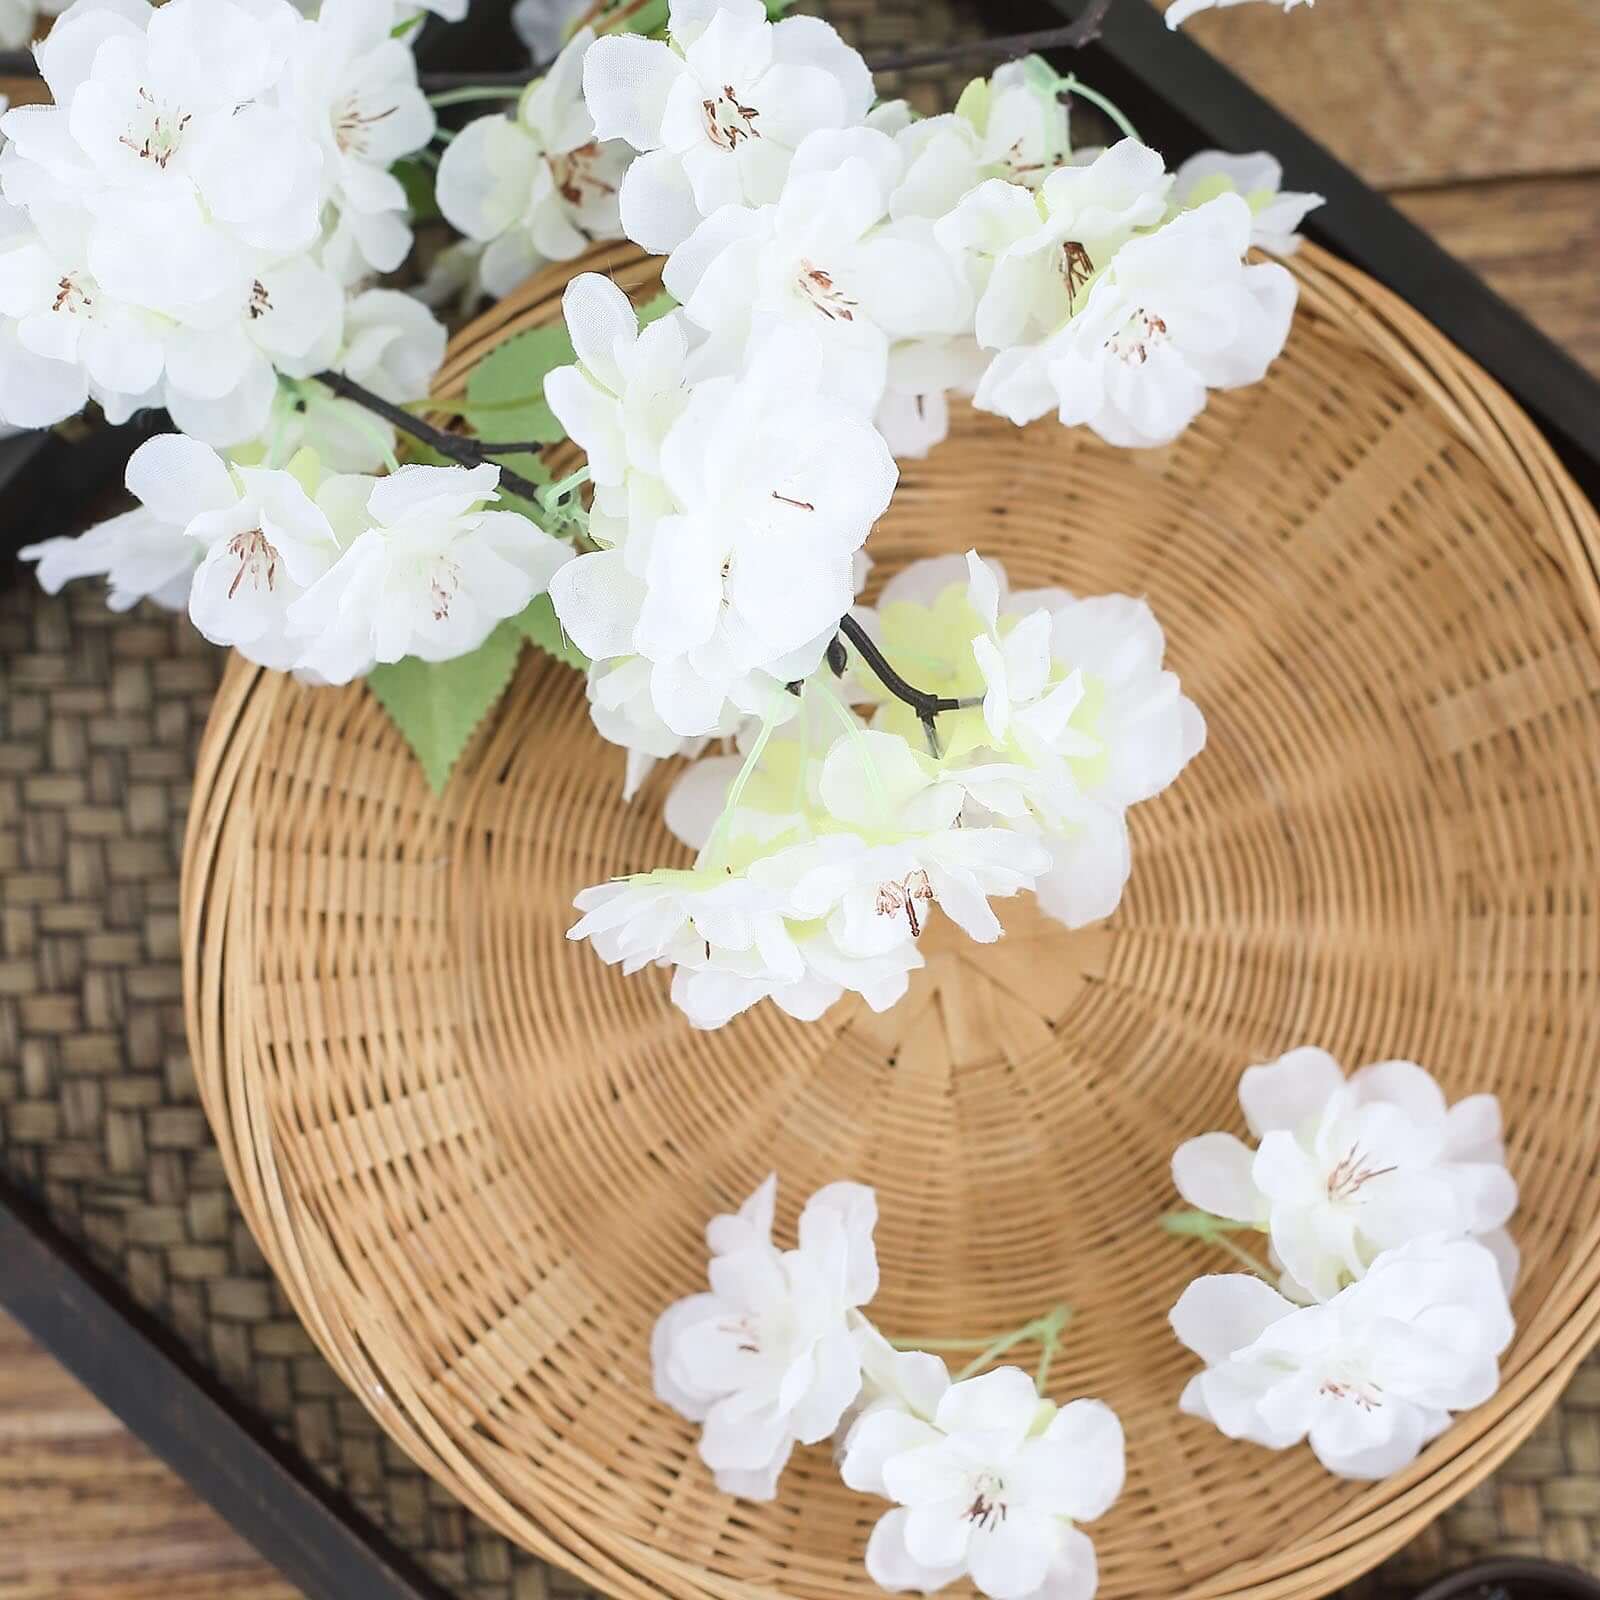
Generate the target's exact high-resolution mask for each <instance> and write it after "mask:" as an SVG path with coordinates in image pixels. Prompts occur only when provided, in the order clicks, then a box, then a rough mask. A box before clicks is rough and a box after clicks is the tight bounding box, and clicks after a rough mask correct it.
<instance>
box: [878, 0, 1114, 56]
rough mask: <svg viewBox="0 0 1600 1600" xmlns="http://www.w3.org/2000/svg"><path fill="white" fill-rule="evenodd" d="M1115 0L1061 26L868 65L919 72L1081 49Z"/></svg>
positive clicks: (1096, 3) (1099, 0) (1096, 1)
mask: <svg viewBox="0 0 1600 1600" xmlns="http://www.w3.org/2000/svg"><path fill="white" fill-rule="evenodd" d="M1110 9H1111V0H1090V4H1089V5H1087V6H1085V7H1084V9H1083V12H1082V14H1081V15H1080V16H1079V17H1078V19H1077V21H1075V22H1069V23H1067V24H1065V25H1064V26H1062V27H1059V28H1039V29H1036V30H1035V31H1034V32H1032V33H1012V34H1005V35H1001V36H999V37H996V38H989V39H963V40H961V41H960V42H958V43H956V44H951V45H942V46H940V48H939V49H937V50H916V51H912V52H911V53H909V54H907V55H899V56H875V57H873V58H872V60H870V61H869V62H868V63H867V65H868V66H870V67H871V68H872V70H873V71H874V72H916V71H919V70H920V69H921V68H923V67H942V66H946V65H948V64H949V63H951V62H955V61H981V60H986V59H987V60H994V59H996V58H998V57H1002V56H1003V57H1005V58H1007V59H1011V58H1013V57H1017V56H1025V55H1031V54H1033V53H1034V52H1035V51H1044V50H1081V49H1083V47H1084V46H1085V45H1088V44H1093V43H1094V41H1095V40H1096V39H1098V38H1099V37H1100V30H1101V27H1102V25H1103V24H1104V22H1105V19H1106V13H1107V12H1108V11H1110Z"/></svg>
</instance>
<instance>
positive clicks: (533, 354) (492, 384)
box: [467, 323, 577, 443]
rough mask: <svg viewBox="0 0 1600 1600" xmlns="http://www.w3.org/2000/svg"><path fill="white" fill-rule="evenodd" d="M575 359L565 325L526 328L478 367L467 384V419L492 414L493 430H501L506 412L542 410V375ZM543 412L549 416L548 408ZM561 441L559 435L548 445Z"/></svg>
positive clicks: (543, 376) (543, 378) (503, 434)
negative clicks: (536, 408) (480, 413)
mask: <svg viewBox="0 0 1600 1600" xmlns="http://www.w3.org/2000/svg"><path fill="white" fill-rule="evenodd" d="M576 359H577V357H576V356H575V355H574V354H573V350H572V340H571V339H570V338H569V337H568V336H567V330H566V326H565V324H564V323H556V324H554V325H553V326H551V327H548V328H529V329H528V331H527V332H526V333H519V334H518V335H517V336H516V337H515V338H514V339H507V340H506V342H505V343H504V344H503V345H501V346H499V348H498V349H495V350H491V351H490V352H489V354H488V355H486V356H485V357H484V358H483V360H482V361H480V362H479V363H478V365H477V367H476V368H475V369H474V370H473V374H472V376H471V377H470V378H469V379H468V380H467V415H468V416H469V417H471V416H473V415H474V414H476V413H477V412H478V411H480V410H482V411H492V412H493V413H494V414H495V427H496V428H497V429H502V430H503V429H504V425H505V424H504V415H503V414H504V413H505V412H508V411H523V410H528V409H530V408H533V407H536V406H544V380H545V374H546V373H548V372H553V371H554V370H555V369H556V368H557V367H564V366H567V365H568V364H569V363H570V362H572V361H575V360H576ZM545 411H546V413H548V411H549V407H548V406H545ZM551 420H552V422H553V421H554V418H552V419H551ZM480 431H481V430H480ZM501 437H502V438H510V434H509V433H506V432H504V431H502V432H501ZM528 437H529V438H532V437H533V435H532V434H529V435H528ZM562 437H564V436H563V435H562V434H561V433H559V432H558V433H556V434H555V435H554V438H553V439H552V440H551V441H550V442H551V443H553V442H554V439H560V438H562Z"/></svg>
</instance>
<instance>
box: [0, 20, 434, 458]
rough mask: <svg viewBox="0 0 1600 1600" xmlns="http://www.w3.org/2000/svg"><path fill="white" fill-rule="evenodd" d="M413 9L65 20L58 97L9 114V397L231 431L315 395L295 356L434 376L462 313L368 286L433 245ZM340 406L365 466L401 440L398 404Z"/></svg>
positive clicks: (219, 439) (22, 411)
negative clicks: (413, 214) (303, 394)
mask: <svg viewBox="0 0 1600 1600" xmlns="http://www.w3.org/2000/svg"><path fill="white" fill-rule="evenodd" d="M396 15H397V12H396V5H395V0H324V3H323V4H322V5H321V7H320V9H319V12H318V15H317V16H316V17H315V19H313V18H310V17H307V16H304V15H302V14H301V12H300V11H299V10H297V9H296V8H295V7H294V6H293V5H291V4H289V0H168V3H167V4H165V5H162V6H159V7H156V6H152V5H149V4H146V3H144V0H77V3H76V4H74V5H72V6H71V7H69V8H68V9H67V10H66V11H65V12H64V13H63V14H62V16H61V17H59V18H58V19H57V21H56V23H55V25H54V27H53V28H52V29H51V31H50V33H49V35H48V36H47V37H46V38H45V39H44V40H43V41H42V42H41V43H40V44H39V45H38V46H37V49H36V54H37V59H38V64H39V70H40V72H41V74H42V75H43V78H44V80H45V83H46V85H47V86H48V88H49V90H50V93H51V96H52V98H53V103H52V104H49V105H39V106H22V107H19V108H17V109H15V110H12V111H10V112H8V113H7V114H6V116H5V117H4V119H3V120H0V129H3V131H4V133H5V136H6V141H7V142H6V146H5V150H4V153H3V155H0V192H3V197H4V198H3V202H0V417H3V418H4V420H5V421H7V422H10V423H13V424H17V425H20V426H27V427H38V426H44V425H47V424H49V423H52V422H55V421H58V420H60V419H61V418H63V417H66V416H70V415H71V414H73V413H74V412H76V411H79V410H81V409H82V408H83V407H84V405H85V404H86V402H87V401H89V400H90V399H93V400H94V401H96V402H98V404H99V405H100V406H101V407H102V409H103V410H104V411H105V413H106V415H107V416H108V417H109V418H110V419H111V420H113V421H121V420H123V419H124V418H126V417H127V416H129V415H130V414H131V413H132V412H133V411H135V410H137V409H139V408H141V407H146V406H164V407H165V408H166V409H167V410H168V411H169V412H170V414H171V415H172V418H173V420H174V421H175V422H176V423H177V425H178V426H179V427H180V428H182V429H183V430H184V432H186V433H188V434H191V435H193V436H194V437H196V438H198V439H202V440H205V441H207V442H209V443H212V444H215V445H219V446H231V445H238V444H242V443H245V442H247V441H250V440H252V439H263V440H265V439H266V438H268V437H269V436H270V435H271V433H272V430H273V424H274V412H275V408H278V407H284V406H287V407H290V408H292V407H293V406H295V405H296V404H298V403H299V399H298V397H297V396H294V395H292V394H291V395H290V396H289V397H288V398H287V399H285V398H284V397H283V394H282V392H281V390H280V378H286V379H290V380H294V379H304V378H308V377H310V376H311V375H312V374H314V373H316V372H318V371H322V370H324V369H327V368H329V367H342V368H344V369H346V370H348V371H350V372H351V373H352V375H356V374H359V375H360V376H361V378H362V379H363V380H364V381H366V382H368V383H370V384H371V385H372V387H373V388H374V389H376V390H378V391H379V392H380V393H381V394H382V395H383V397H384V398H385V399H390V400H395V401H401V400H410V399H416V398H419V397H420V395H422V394H425V393H426V392H427V382H428V380H429V378H431V376H432V372H433V369H434V368H435V367H436V366H437V364H438V361H439V358H440V356H441V355H442V353H443V348H444V334H443V330H442V329H441V328H439V327H438V326H437V324H435V323H434V322H433V319H432V318H431V316H430V315H429V314H428V313H427V312H426V311H425V310H423V308H421V307H420V306H417V305H416V304H415V303H414V302H410V301H406V302H405V303H404V305H403V306H402V305H401V303H400V302H401V299H402V297H400V296H397V295H395V296H386V297H385V298H384V299H382V300H379V301H373V300H366V301H365V302H363V301H362V300H360V299H359V298H352V289H353V288H356V287H359V286H360V284H361V281H362V280H364V279H366V278H367V277H369V276H370V275H371V274H373V273H380V272H387V271H390V270H392V269H393V268H395V267H397V266H399V265H400V263H401V262H402V260H404V258H405V257H406V255H407V253H408V252H409V250H410V248H411V242H412V233H411V225H410V222H409V220H408V213H407V209H406V197H405V192H404V189H403V188H402V186H401V184H400V181H399V180H398V179H397V178H396V177H395V175H394V174H393V172H392V171H391V170H390V169H391V167H392V166H393V165H394V163H395V162H396V161H397V160H398V159H399V158H400V157H402V156H405V155H407V154H409V153H411V152H413V151H415V150H417V149H419V148H420V147H422V146H424V145H426V144H427V143H428V141H429V140H430V139H431V138H432V136H433V132H434V114H433V111H432V109H431V108H430V107H429V105H428V102H427V100H426V99H425V98H424V96H423V95H422V93H421V91H420V89H419V88H418V86H417V74H416V63H415V60H414V58H413V56H412V52H411V49H410V46H409V44H408V43H406V42H405V41H404V40H402V39H399V38H396V37H394V36H393V34H394V28H395V22H396ZM322 404H324V405H330V406H331V402H327V401H323V402H322ZM281 419H282V413H281V411H280V412H279V420H281ZM329 422H330V427H331V428H332V429H333V430H334V431H336V432H338V431H341V430H342V434H343V439H342V448H343V451H344V454H345V456H346V457H347V458H348V460H349V464H351V465H355V464H356V461H357V460H358V459H359V461H360V462H361V464H363V465H365V466H368V467H375V466H377V465H378V464H379V463H381V461H382V460H383V459H384V457H385V455H386V454H387V453H388V451H389V449H390V448H391V447H392V444H393V434H392V432H390V431H389V429H388V427H387V425H386V424H383V423H380V422H377V421H376V419H373V418H370V417H368V416H365V415H361V416H359V417H352V416H351V415H350V414H349V410H348V409H347V410H346V411H345V412H344V413H343V414H342V415H341V414H339V413H337V412H334V413H333V414H332V415H331V416H330V418H329ZM336 448H337V447H336Z"/></svg>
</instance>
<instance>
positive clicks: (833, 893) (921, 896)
mask: <svg viewBox="0 0 1600 1600" xmlns="http://www.w3.org/2000/svg"><path fill="white" fill-rule="evenodd" d="M818 795H819V798H820V800H821V803H822V806H823V808H824V809H825V812H826V814H827V816H828V818H829V820H830V823H831V825H832V826H833V827H834V828H836V829H841V830H844V831H835V832H828V833H824V834H822V836H821V837H819V838H817V839H816V840H815V841H813V842H811V843H809V844H802V845H796V846H795V847H794V848H792V849H791V850H788V851H786V852H784V854H783V855H781V856H779V857H774V858H769V859H768V860H767V861H765V862H762V863H760V864H759V869H760V870H761V871H762V872H763V873H764V874H766V875H768V876H769V877H770V878H772V879H774V880H779V881H783V882H786V883H787V884H788V885H789V890H788V895H789V903H790V905H791V907H792V912H791V914H792V915H794V916H796V917H797V918H800V919H804V920H808V921H809V920H818V919H823V918H826V921H827V929H828V932H829V933H830V934H831V935H832V937H833V940H834V942H835V944H836V945H837V946H838V948H839V950H840V951H842V952H843V953H844V954H845V955H847V956H859V957H874V956H879V955H883V954H886V953H888V952H891V951H893V950H895V949H896V948H901V947H904V946H906V945H908V944H914V943H915V942H916V940H917V939H918V938H919V937H920V935H921V933H922V930H923V928H924V927H925V926H926V925H927V923H928V921H929V920H930V918H931V917H932V916H933V914H934V912H935V910H936V909H937V910H942V911H943V912H944V913H945V915H947V916H948V917H949V918H950V919H951V921H953V922H954V923H955V924H956V925H957V926H958V927H960V928H961V929H962V930H963V931H964V932H965V933H967V934H968V935H969V936H970V937H971V938H973V939H977V940H980V941H982V942H984V943H989V942H992V941H993V940H995V939H998V938H999V937H1000V933H1001V927H1000V922H999V919H998V918H997V917H996V916H995V914H994V910H993V908H992V907H991V906H990V905H989V898H990V896H1006V895H1012V894H1016V893H1018V892H1020V891H1021V890H1023V889H1028V888H1031V887H1032V886H1033V881H1034V879H1036V878H1037V877H1038V876H1039V874H1040V873H1041V872H1043V871H1044V870H1045V869H1046V866H1047V864H1048V858H1047V856H1046V854H1045V852H1044V851H1043V849H1042V848H1041V847H1040V846H1039V844H1038V843H1037V841H1036V840H1034V839H1032V838H1030V837H1029V836H1028V835H1027V834H1024V833H1018V832H1014V831H1012V830H1011V829H1008V828H998V827H996V828H984V827H963V826H961V823H960V818H961V808H962V805H963V802H964V799H965V796H964V793H963V791H962V789H961V787H960V785H959V784H957V783H953V782H951V781H949V780H948V779H947V778H945V777H944V776H943V775H942V774H940V772H939V771H938V768H937V765H936V764H935V763H934V762H933V761H931V760H929V759H928V758H926V757H922V756H919V755H918V754H917V752H916V751H914V750H913V749H912V748H911V747H910V746H909V745H908V744H907V743H906V741H905V740H904V739H902V738H901V737H900V736H899V735H898V734H890V733H882V732H875V731H872V730H867V731H865V732H861V733H857V734H855V735H853V736H843V737H841V738H840V739H839V740H837V741H836V742H835V744H834V745H833V748H832V749H831V750H830V751H829V752H828V755H827V757H826V758H825V760H824V761H823V764H822V771H821V774H820V776H819V780H818ZM752 870H753V871H754V870H757V869H752Z"/></svg>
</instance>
